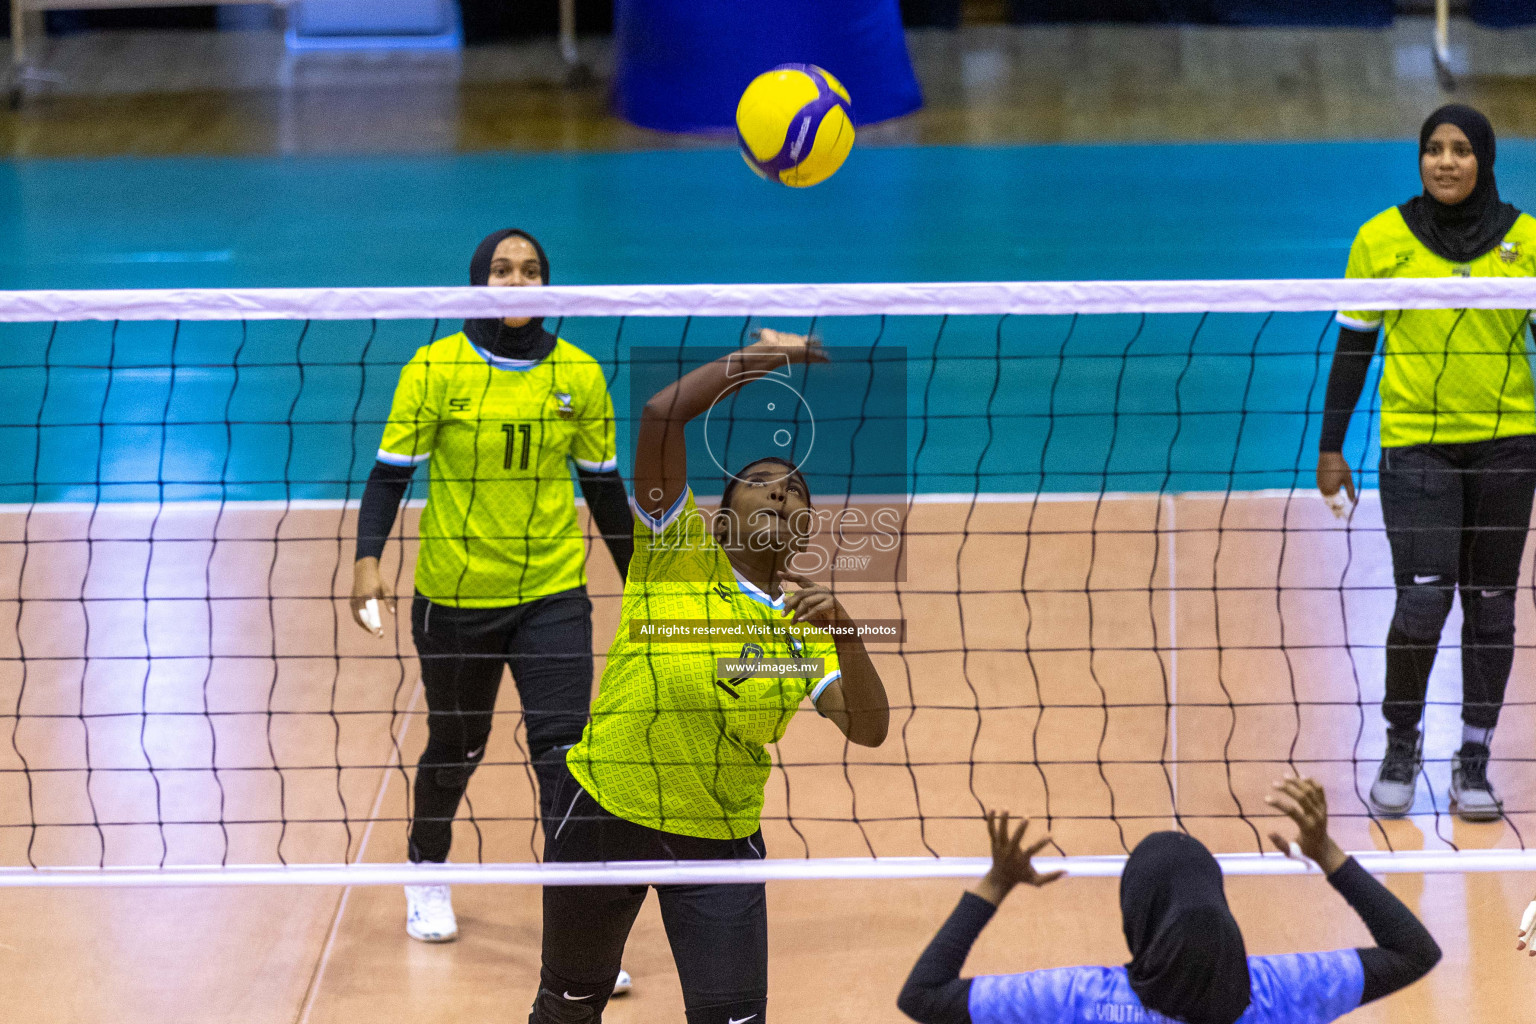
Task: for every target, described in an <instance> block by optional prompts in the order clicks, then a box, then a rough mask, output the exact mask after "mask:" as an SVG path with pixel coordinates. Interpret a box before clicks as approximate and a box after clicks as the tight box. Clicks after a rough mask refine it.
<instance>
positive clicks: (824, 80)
mask: <svg viewBox="0 0 1536 1024" xmlns="http://www.w3.org/2000/svg"><path fill="white" fill-rule="evenodd" d="M736 138H737V140H738V141H739V142H740V143H741V155H742V158H743V159H744V160H746V161H747V166H748V167H750V168H752V170H753V171H754V172H756V173H757V174H758V175H759V176H761V177H764V178H767V179H768V180H769V181H777V182H779V183H780V184H782V185H788V186H790V187H791V188H807V187H809V186H811V185H815V184H818V183H820V182H823V181H826V180H827V179H828V178H830V177H832V175H833V174H835V173H837V169H838V168H839V167H841V166H843V161H844V160H846V159H847V158H848V151H849V150H850V149H852V148H853V107H852V101H851V100H850V99H849V98H848V90H847V89H844V88H843V84H842V83H841V82H839V81H838V80H837V79H836V78H833V77H832V75H831V74H830V73H829V72H827V71H824V70H822V69H821V68H818V67H816V66H815V65H813V64H780V65H779V66H778V67H776V68H774V69H773V70H772V71H766V72H764V73H763V74H761V75H758V76H757V77H756V78H754V79H752V83H751V84H750V85H748V86H747V90H746V92H744V93H742V94H741V102H740V103H738V104H737V105H736Z"/></svg>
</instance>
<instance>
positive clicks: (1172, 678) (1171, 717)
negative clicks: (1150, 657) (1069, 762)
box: [1165, 494, 1179, 826]
mask: <svg viewBox="0 0 1536 1024" xmlns="http://www.w3.org/2000/svg"><path fill="white" fill-rule="evenodd" d="M1165 497H1166V500H1167V502H1168V750H1169V754H1170V755H1171V759H1172V761H1173V771H1172V772H1170V773H1169V774H1170V776H1171V781H1172V789H1173V821H1174V825H1175V826H1177V825H1178V820H1179V711H1178V708H1179V579H1178V561H1177V560H1176V556H1177V554H1178V547H1177V545H1178V538H1179V532H1178V530H1177V528H1176V527H1177V523H1176V522H1175V521H1174V515H1175V513H1174V509H1175V508H1176V507H1177V506H1176V505H1175V504H1174V500H1173V495H1171V494H1169V495H1166V496H1165Z"/></svg>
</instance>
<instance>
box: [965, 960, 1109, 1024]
mask: <svg viewBox="0 0 1536 1024" xmlns="http://www.w3.org/2000/svg"><path fill="white" fill-rule="evenodd" d="M1103 970H1104V969H1103V968H1101V967H1060V968H1057V969H1055V970H1049V971H1030V972H1028V973H1027V974H989V975H984V976H982V977H979V978H973V979H972V980H971V998H970V1004H971V1021H972V1024H1069V1022H1071V1021H1074V1020H1075V1019H1076V1018H1077V1004H1078V997H1079V994H1080V993H1081V991H1082V990H1083V985H1082V984H1081V983H1082V982H1083V981H1084V980H1085V975H1088V974H1093V973H1098V972H1102V971H1103Z"/></svg>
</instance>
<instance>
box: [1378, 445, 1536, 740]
mask: <svg viewBox="0 0 1536 1024" xmlns="http://www.w3.org/2000/svg"><path fill="white" fill-rule="evenodd" d="M1533 492H1536V437H1532V436H1520V437H1506V438H1501V439H1499V440H1497V441H1478V442H1475V443H1471V444H1421V445H1410V446H1407V447H1402V448H1384V449H1382V453H1381V514H1382V518H1383V519H1384V520H1385V522H1386V527H1387V539H1388V541H1389V542H1390V543H1391V546H1392V575H1393V577H1394V580H1395V582H1396V585H1397V606H1396V608H1395V609H1394V611H1393V613H1392V625H1391V628H1390V629H1389V630H1388V631H1387V692H1386V699H1385V700H1384V701H1383V702H1382V706H1381V711H1382V714H1383V716H1384V717H1385V718H1386V720H1387V723H1388V724H1389V725H1392V726H1394V727H1396V728H1399V729H1412V728H1416V727H1417V726H1418V724H1419V719H1420V718H1421V717H1423V714H1424V694H1425V690H1426V689H1427V687H1428V685H1429V673H1430V669H1431V668H1433V667H1434V663H1435V649H1436V648H1437V647H1438V646H1439V643H1440V631H1441V629H1442V628H1443V627H1444V626H1445V619H1446V616H1447V615H1449V614H1450V611H1451V598H1452V595H1453V593H1456V592H1457V591H1459V592H1460V594H1461V612H1462V619H1463V621H1462V627H1461V678H1462V705H1461V716H1462V720H1463V721H1465V722H1466V723H1467V724H1468V725H1470V726H1473V727H1474V728H1480V729H1491V728H1493V727H1494V726H1495V725H1496V724H1498V721H1499V709H1500V708H1501V707H1502V706H1503V703H1504V688H1505V686H1506V685H1508V683H1509V670H1510V666H1511V664H1512V663H1513V661H1514V655H1515V648H1514V644H1515V587H1516V584H1517V583H1518V582H1519V576H1520V558H1521V555H1522V554H1523V552H1524V551H1525V534H1526V531H1527V530H1529V529H1530V523H1531V496H1532V493H1533Z"/></svg>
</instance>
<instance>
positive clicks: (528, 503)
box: [378, 333, 618, 608]
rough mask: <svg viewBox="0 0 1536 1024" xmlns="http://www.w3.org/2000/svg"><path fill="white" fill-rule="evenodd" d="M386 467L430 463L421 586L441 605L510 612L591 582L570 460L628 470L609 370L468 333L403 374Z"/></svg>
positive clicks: (383, 451) (565, 346)
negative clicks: (511, 354) (490, 348)
mask: <svg viewBox="0 0 1536 1024" xmlns="http://www.w3.org/2000/svg"><path fill="white" fill-rule="evenodd" d="M378 458H379V461H380V462H387V463H390V464H391V465H397V466H409V465H415V464H417V463H421V462H426V461H428V460H431V472H432V479H431V484H430V486H429V488H428V490H427V507H426V508H425V509H424V510H423V512H422V515H421V547H420V550H419V552H418V554H417V556H416V589H417V591H419V592H420V593H421V594H423V595H424V596H425V597H427V598H428V599H429V600H431V601H433V602H435V603H437V604H446V605H454V606H457V607H461V608H500V607H505V606H509V605H515V604H522V603H524V602H526V601H532V600H534V599H536V598H540V597H544V596H546V595H549V594H555V593H559V592H560V591H562V590H570V589H572V588H573V587H579V586H583V585H584V584H585V583H586V581H587V572H586V543H585V541H584V539H583V537H582V533H581V530H580V529H579V528H578V526H577V522H576V494H575V488H574V485H573V484H572V481H571V471H570V467H569V466H568V465H567V464H566V459H567V458H569V459H571V460H573V461H574V462H575V463H576V465H578V466H580V467H582V468H584V469H588V470H592V471H602V470H611V469H614V468H615V467H617V465H618V456H617V453H616V452H615V450H614V432H613V402H612V400H611V399H610V398H609V397H608V385H607V381H606V379H605V378H604V376H603V370H602V367H601V366H599V365H598V363H597V361H596V360H595V359H593V358H592V357H591V356H589V355H587V354H586V353H585V352H583V351H581V349H579V348H577V347H576V346H574V345H572V344H570V343H569V342H566V341H563V340H562V341H557V342H556V343H555V348H554V350H553V351H552V352H550V354H549V355H547V356H545V357H544V358H543V359H540V360H537V361H535V360H525V359H502V358H500V357H498V356H494V355H492V354H490V353H489V352H486V351H485V350H483V349H481V348H479V347H477V346H476V345H475V344H474V343H472V342H471V341H470V340H469V338H467V337H466V336H465V335H464V334H463V333H459V334H454V335H450V336H449V337H446V338H442V339H440V340H438V341H434V342H433V343H432V344H430V345H426V346H424V347H422V348H420V349H418V350H417V352H416V355H415V357H414V358H413V359H412V360H411V361H410V362H409V363H407V364H406V365H405V368H404V369H403V370H401V371H400V383H399V385H398V386H397V387H396V388H395V400H394V405H393V406H392V407H391V408H390V412H389V422H388V423H387V424H386V425H385V427H384V440H383V442H382V444H381V445H380V446H379V455H378Z"/></svg>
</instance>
